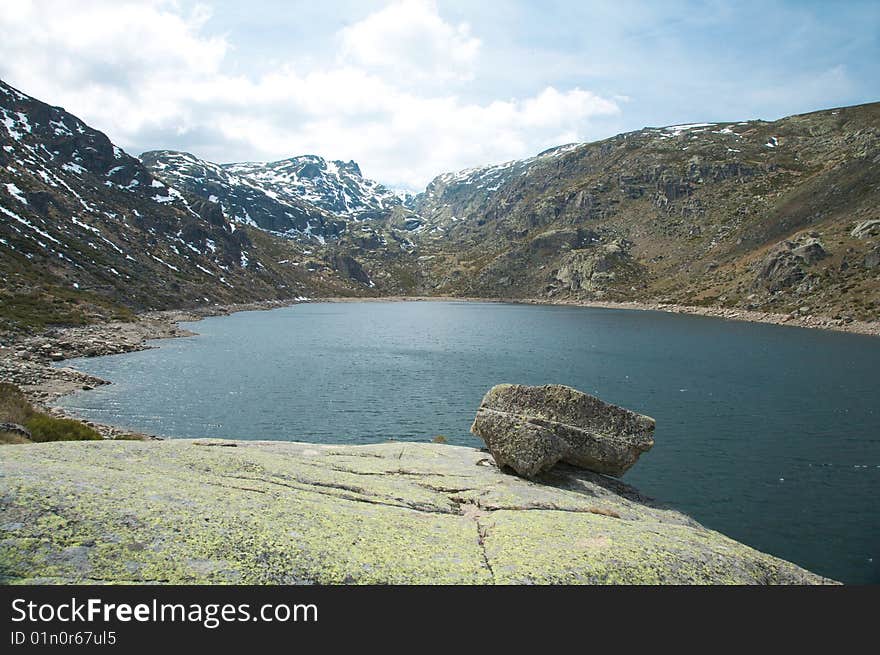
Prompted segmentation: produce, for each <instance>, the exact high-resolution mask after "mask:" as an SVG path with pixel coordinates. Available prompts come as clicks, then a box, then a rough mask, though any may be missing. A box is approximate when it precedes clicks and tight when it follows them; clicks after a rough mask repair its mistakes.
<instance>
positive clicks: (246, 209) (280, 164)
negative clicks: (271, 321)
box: [141, 150, 403, 242]
mask: <svg viewBox="0 0 880 655" xmlns="http://www.w3.org/2000/svg"><path fill="white" fill-rule="evenodd" d="M141 160H142V161H143V162H144V164H145V166H146V167H147V168H148V169H149V170H150V172H151V173H152V174H154V175H155V176H156V177H158V178H160V179H162V180H164V181H165V182H166V183H168V184H172V185H174V186H176V187H178V188H181V189H185V190H186V191H189V192H190V193H192V194H194V195H197V196H200V197H202V198H205V199H209V200H213V201H215V202H218V203H220V205H221V206H222V207H223V209H224V211H225V212H226V213H227V214H228V215H229V216H231V217H233V218H234V219H235V220H236V221H238V222H240V223H245V224H249V225H256V226H258V227H261V228H263V229H264V230H269V231H272V232H277V233H281V234H283V235H285V236H287V237H291V238H296V239H299V240H303V241H311V240H314V241H319V242H323V241H324V240H326V239H335V238H337V237H338V236H339V235H340V234H341V233H342V232H343V231H345V229H346V227H347V225H348V223H349V222H359V221H364V220H377V219H383V218H386V217H387V216H388V215H389V213H390V212H391V211H392V210H393V209H394V208H396V207H401V206H402V205H403V200H402V199H401V198H399V197H398V196H397V195H396V194H394V193H393V192H392V191H390V190H388V189H386V188H385V187H383V186H382V185H381V184H378V183H377V182H374V181H373V180H369V179H367V178H365V177H363V176H362V175H361V170H360V167H359V166H358V165H357V164H356V163H355V162H353V161H350V162H347V163H346V162H341V161H327V160H325V159H323V158H322V157H317V156H315V155H304V156H301V157H293V158H291V159H285V160H282V161H276V162H269V163H238V164H214V163H211V162H207V161H204V160H201V159H198V158H197V157H195V156H193V155H191V154H189V153H184V152H175V151H170V150H156V151H151V152H145V153H143V154H142V155H141Z"/></svg>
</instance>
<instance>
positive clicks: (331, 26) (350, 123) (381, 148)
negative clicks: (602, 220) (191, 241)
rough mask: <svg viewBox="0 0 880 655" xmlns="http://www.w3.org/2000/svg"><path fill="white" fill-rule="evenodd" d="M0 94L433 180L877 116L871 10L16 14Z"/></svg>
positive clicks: (208, 152)
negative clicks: (517, 162) (653, 137)
mask: <svg viewBox="0 0 880 655" xmlns="http://www.w3.org/2000/svg"><path fill="white" fill-rule="evenodd" d="M0 34H2V38H0V78H2V79H3V80H4V81H6V82H8V83H9V84H12V85H13V86H15V87H16V88H18V89H20V90H21V91H23V92H25V93H27V94H29V95H32V96H35V97H37V98H39V99H41V100H44V101H46V102H48V103H50V104H53V105H60V106H63V107H64V108H65V109H67V110H68V111H70V112H71V113H73V114H75V115H77V116H79V117H80V118H81V119H83V120H84V121H85V122H86V123H88V124H89V125H91V126H93V127H96V128H98V129H100V130H101V131H103V132H105V133H106V134H107V135H108V136H109V137H110V139H111V140H112V141H113V142H114V143H117V144H118V145H120V146H122V147H123V148H125V150H126V151H128V152H130V153H132V154H135V155H137V154H140V153H141V152H143V151H146V150H154V149H173V150H185V151H188V152H191V153H193V154H195V155H196V156H198V157H201V158H204V159H207V160H210V161H214V162H218V163H226V162H233V161H272V160H278V159H284V158H287V157H292V156H296V155H301V154H317V155H321V156H324V157H327V158H328V159H341V160H345V161H348V160H351V159H353V160H355V161H357V162H358V163H359V164H360V166H361V169H362V171H363V173H364V175H365V176H367V177H370V178H373V179H376V180H378V181H380V182H382V183H384V184H386V185H388V186H390V187H392V188H394V189H398V190H409V191H419V190H422V189H424V187H425V185H426V184H427V183H428V182H429V181H430V180H431V179H432V178H433V177H434V176H436V175H438V174H440V173H444V172H447V171H454V170H461V169H463V168H468V167H472V166H479V165H484V164H490V163H499V162H503V161H508V160H511V159H519V158H523V157H529V156H531V155H534V154H537V153H538V152H540V151H542V150H545V149H546V148H549V147H553V146H556V145H561V144H565V143H571V142H575V141H593V140H598V139H602V138H606V137H609V136H613V135H614V134H618V133H620V132H625V131H630V130H637V129H640V128H642V127H645V126H663V125H673V124H681V123H695V122H716V121H738V120H747V119H753V118H761V119H766V120H773V119H776V118H781V117H782V116H786V115H790V114H795V113H803V112H808V111H813V110H817V109H825V108H830V107H839V106H844V105H851V104H858V103H863V102H874V101H878V100H880V2H878V1H877V0H866V1H858V0H848V1H847V0H839V1H836V2H823V1H818V2H811V1H809V0H794V1H791V2H785V1H781V0H776V1H774V0H761V1H755V2H750V1H748V0H740V1H738V2H733V1H723V0H702V1H697V0H692V1H689V0H664V1H662V2H660V1H657V0H654V1H647V2H634V1H629V0H614V1H611V2H604V1H586V0H572V1H563V0H540V1H538V0H535V1H532V2H526V1H520V0H482V1H481V2H473V1H472V0H438V1H436V2H434V1H431V0H392V1H388V0H385V1H378V0H376V1H374V0H357V1H354V0H322V1H321V2H314V1H313V0H307V1H295V0H262V1H261V0H249V1H248V2H240V1H239V0H207V1H201V2H196V1H191V0H176V1H172V0H152V1H150V0H146V1H138V2H132V1H129V0H77V1H74V0H32V1H28V0H16V1H15V2H11V1H5V0H4V2H3V7H2V9H0Z"/></svg>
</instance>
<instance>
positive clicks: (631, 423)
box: [471, 384, 654, 477]
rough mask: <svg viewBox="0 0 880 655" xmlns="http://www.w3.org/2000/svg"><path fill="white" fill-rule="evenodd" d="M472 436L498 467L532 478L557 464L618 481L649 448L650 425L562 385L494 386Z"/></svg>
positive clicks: (647, 420) (651, 441)
mask: <svg viewBox="0 0 880 655" xmlns="http://www.w3.org/2000/svg"><path fill="white" fill-rule="evenodd" d="M471 432H473V433H474V434H475V435H477V436H478V437H480V438H481V439H482V440H483V441H485V442H486V445H487V446H488V447H489V451H490V452H491V453H492V456H493V457H494V458H495V461H496V462H497V463H498V464H499V466H508V467H510V468H512V469H513V470H514V471H516V472H517V473H519V474H520V475H524V476H526V477H534V476H535V475H538V474H539V473H544V472H546V471H548V470H549V469H550V468H551V467H553V466H554V465H555V464H556V463H557V462H566V463H568V464H571V465H573V466H578V467H581V468H585V469H589V470H590V471H595V472H597V473H604V474H606V475H613V476H621V475H623V474H624V472H625V471H626V470H627V469H629V468H630V467H631V466H632V465H633V464H635V463H636V461H637V460H638V458H639V455H641V454H642V453H643V452H645V451H647V450H650V448H651V446H653V445H654V419H652V418H651V417H649V416H643V415H641V414H636V413H635V412H631V411H629V410H628V409H624V408H622V407H617V406H616V405H610V404H608V403H606V402H603V401H601V400H599V399H598V398H595V397H593V396H590V395H588V394H585V393H582V392H580V391H578V390H576V389H572V388H571V387H566V386H563V385H561V384H548V385H545V386H542V387H527V386H525V385H521V384H499V385H496V386H494V387H492V388H491V389H490V390H489V391H488V393H487V394H486V395H485V396H484V397H483V401H482V403H480V408H479V409H478V410H477V417H476V419H474V424H473V427H471Z"/></svg>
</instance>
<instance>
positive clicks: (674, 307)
mask: <svg viewBox="0 0 880 655" xmlns="http://www.w3.org/2000/svg"><path fill="white" fill-rule="evenodd" d="M315 300H317V301H320V302H484V303H508V304H513V305H553V306H566V307H598V308H602V309H630V310H637V311H651V312H667V313H670V314H689V315H693V316H708V317H710V318H720V319H724V320H727V321H746V322H749V323H767V324H770V325H787V326H790V327H801V328H809V329H814V330H833V331H835V332H848V333H850V334H863V335H867V336H874V337H876V336H880V321H857V320H855V319H852V318H849V317H840V318H833V317H829V316H816V315H813V314H809V313H800V312H796V313H791V314H777V313H774V312H763V311H755V310H748V309H737V308H732V307H701V306H699V305H679V304H676V303H663V302H652V301H636V300H628V301H618V302H615V301H605V300H574V299H550V298H479V297H472V296H384V297H374V298H316V299H315Z"/></svg>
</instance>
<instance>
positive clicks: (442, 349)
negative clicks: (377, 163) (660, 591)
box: [59, 302, 880, 583]
mask: <svg viewBox="0 0 880 655" xmlns="http://www.w3.org/2000/svg"><path fill="white" fill-rule="evenodd" d="M185 327H189V328H190V329H192V330H194V331H197V332H199V336H198V337H194V338H190V339H169V340H162V341H157V342H156V344H157V345H159V346H160V347H159V348H157V349H153V350H147V351H142V352H137V353H128V354H124V355H113V356H109V357H99V358H93V359H79V360H72V361H70V362H65V365H70V366H74V367H75V368H78V369H80V370H83V371H87V372H89V373H92V374H95V375H98V376H100V377H103V378H105V379H108V380H111V381H112V382H113V384H112V385H109V386H105V387H100V388H98V389H95V390H92V391H88V392H82V393H78V394H76V395H73V396H69V397H66V398H64V399H62V401H61V402H60V403H59V404H60V405H61V406H63V407H66V408H69V409H71V410H74V411H76V412H77V413H79V414H80V415H82V416H85V417H88V418H91V419H93V420H97V421H102V422H105V423H110V424H115V425H120V426H125V427H129V428H133V429H138V430H143V431H146V432H151V433H154V434H162V435H168V436H178V437H227V438H240V439H287V440H295V441H314V442H323V443H371V442H380V441H386V440H389V439H397V440H414V441H428V440H430V439H431V438H432V437H434V436H435V435H440V434H442V435H444V436H446V437H447V439H448V441H449V442H450V443H454V444H461V445H469V446H481V445H482V442H481V441H479V440H478V439H476V438H475V437H473V436H472V435H470V433H469V428H470V424H471V421H472V420H473V417H474V414H475V412H476V408H477V406H478V405H479V403H480V399H481V398H482V396H483V394H484V393H485V392H486V391H487V390H488V389H489V388H490V387H491V386H492V385H494V384H497V383H500V382H515V383H523V384H548V383H562V384H567V385H570V386H573V387H575V388H577V389H580V390H582V391H586V392H588V393H592V394H595V395H597V396H599V397H600V398H602V399H604V400H606V401H608V402H612V403H616V404H619V405H623V406H624V407H628V408H630V409H633V410H635V411H639V412H642V413H645V414H648V415H650V416H653V417H654V418H655V419H657V429H656V434H655V440H656V444H655V446H654V448H653V450H651V451H650V452H648V453H647V454H645V455H643V456H642V458H641V460H640V461H639V462H638V464H636V466H635V467H634V468H633V469H631V470H630V471H629V472H628V473H627V474H626V475H625V476H624V479H625V480H626V481H627V482H629V483H631V484H633V485H635V486H637V487H639V488H640V490H641V491H643V492H644V493H646V494H648V495H651V496H654V497H656V498H658V499H660V500H662V501H664V502H668V503H669V504H671V505H673V506H675V507H677V508H678V509H681V510H683V511H685V512H687V513H688V514H690V515H692V516H693V517H694V518H696V519H697V520H698V521H700V522H701V523H703V524H704V525H706V526H708V527H711V528H713V529H716V530H719V531H721V532H724V533H725V534H727V535H729V536H731V537H733V538H735V539H738V540H740V541H743V542H745V543H747V544H750V545H752V546H754V547H756V548H758V549H760V550H763V551H766V552H769V553H772V554H774V555H777V556H780V557H784V558H786V559H789V560H791V561H794V562H796V563H798V564H800V565H802V566H805V567H806V568H809V569H811V570H813V571H816V572H818V573H822V574H825V575H828V576H831V577H834V578H836V579H839V580H843V581H845V582H851V583H878V582H880V502H878V492H880V428H878V419H880V377H878V376H880V339H878V338H873V337H865V336H859V335H849V334H840V333H831V332H822V331H818V330H806V329H800V328H792V327H780V326H772V325H759V324H750V323H739V322H728V321H721V320H716V319H711V318H703V317H695V316H682V315H675V314H665V313H660V312H639V311H625V310H609V309H592V308H576V307H548V306H525V305H506V304H495V303H456V302H407V303H391V302H389V303H372V302H371V303H313V304H302V305H297V306H294V307H289V308H283V309H277V310H273V311H267V312H242V313H238V314H233V315H231V316H224V317H213V318H208V319H205V320H203V321H200V322H198V323H193V324H187V325H185Z"/></svg>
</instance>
